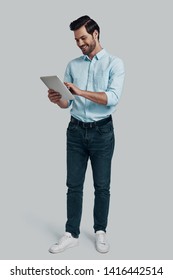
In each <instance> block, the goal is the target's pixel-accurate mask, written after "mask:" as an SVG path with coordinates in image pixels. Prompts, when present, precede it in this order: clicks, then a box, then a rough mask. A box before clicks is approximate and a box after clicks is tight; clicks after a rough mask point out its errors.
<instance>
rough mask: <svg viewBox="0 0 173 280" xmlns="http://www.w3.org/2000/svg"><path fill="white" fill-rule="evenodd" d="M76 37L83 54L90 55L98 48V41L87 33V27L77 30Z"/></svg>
mask: <svg viewBox="0 0 173 280" xmlns="http://www.w3.org/2000/svg"><path fill="white" fill-rule="evenodd" d="M74 37H75V40H76V43H77V45H78V47H79V48H80V49H81V51H82V52H83V54H85V55H89V54H90V53H92V52H93V50H94V49H95V48H96V39H94V37H93V35H91V34H89V33H88V32H87V31H86V28H85V26H82V27H80V28H79V29H77V30H75V31H74Z"/></svg>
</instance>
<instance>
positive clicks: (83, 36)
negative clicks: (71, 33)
mask: <svg viewBox="0 0 173 280" xmlns="http://www.w3.org/2000/svg"><path fill="white" fill-rule="evenodd" d="M85 37H87V35H82V36H81V37H79V38H75V40H76V41H77V40H79V39H82V38H85Z"/></svg>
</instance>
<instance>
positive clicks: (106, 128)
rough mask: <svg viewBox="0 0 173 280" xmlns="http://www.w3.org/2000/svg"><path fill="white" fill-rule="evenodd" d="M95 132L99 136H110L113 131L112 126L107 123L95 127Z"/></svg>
mask: <svg viewBox="0 0 173 280" xmlns="http://www.w3.org/2000/svg"><path fill="white" fill-rule="evenodd" d="M96 130H97V131H98V132H99V134H100V135H106V134H112V133H113V131H114V128H113V124H112V123H108V124H105V125H102V126H96Z"/></svg>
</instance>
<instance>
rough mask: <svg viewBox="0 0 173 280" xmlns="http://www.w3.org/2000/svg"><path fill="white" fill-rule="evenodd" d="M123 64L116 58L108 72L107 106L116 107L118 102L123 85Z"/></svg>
mask: <svg viewBox="0 0 173 280" xmlns="http://www.w3.org/2000/svg"><path fill="white" fill-rule="evenodd" d="M124 76H125V72H124V64H123V61H122V60H121V59H120V58H116V59H115V60H114V63H113V65H112V67H111V70H110V75H109V82H108V87H107V90H106V91H105V93H106V95H107V106H116V105H117V104H118V102H119V99H120V96H121V93H122V89H123V83H124Z"/></svg>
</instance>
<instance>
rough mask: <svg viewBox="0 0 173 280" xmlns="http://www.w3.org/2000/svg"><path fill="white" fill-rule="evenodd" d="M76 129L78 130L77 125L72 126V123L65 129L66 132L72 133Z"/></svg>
mask: <svg viewBox="0 0 173 280" xmlns="http://www.w3.org/2000/svg"><path fill="white" fill-rule="evenodd" d="M77 128H78V125H77V124H74V123H72V122H70V123H69V125H68V127H67V131H71V132H73V131H76V130H77Z"/></svg>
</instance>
